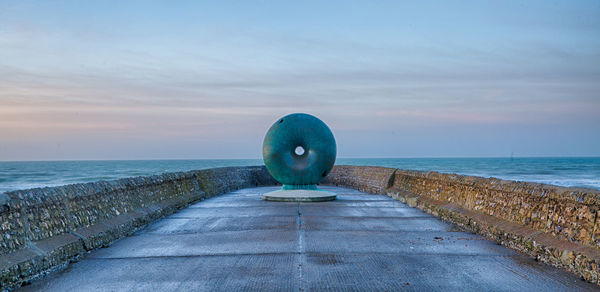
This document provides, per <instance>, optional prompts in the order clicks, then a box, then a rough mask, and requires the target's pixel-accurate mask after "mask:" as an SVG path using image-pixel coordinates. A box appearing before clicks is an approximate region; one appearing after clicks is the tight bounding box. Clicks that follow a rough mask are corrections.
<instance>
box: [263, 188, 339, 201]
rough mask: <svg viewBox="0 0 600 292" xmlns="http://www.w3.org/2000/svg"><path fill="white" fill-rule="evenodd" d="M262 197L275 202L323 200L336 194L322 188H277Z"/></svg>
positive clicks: (331, 199) (327, 199)
mask: <svg viewBox="0 0 600 292" xmlns="http://www.w3.org/2000/svg"><path fill="white" fill-rule="evenodd" d="M262 197H263V199H264V200H266V201H277V202H325V201H333V200H335V197H336V194H335V193H332V192H328V191H322V190H277V191H274V192H269V193H265V194H263V196H262Z"/></svg>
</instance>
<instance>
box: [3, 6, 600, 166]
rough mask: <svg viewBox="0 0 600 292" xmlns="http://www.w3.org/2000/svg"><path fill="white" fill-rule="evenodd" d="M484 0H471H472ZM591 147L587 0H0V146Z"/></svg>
mask: <svg viewBox="0 0 600 292" xmlns="http://www.w3.org/2000/svg"><path fill="white" fill-rule="evenodd" d="M484 2H485V3H484ZM293 112H305V113H310V114H313V115H316V116H318V117H319V118H321V119H322V120H323V121H324V122H325V123H327V124H328V125H329V126H330V128H331V129H332V131H333V132H334V135H335V137H336V140H337V144H338V156H339V157H447V156H452V157H456V156H460V157H462V156H465V157H473V156H477V157H480V156H509V155H510V154H511V152H512V153H514V155H515V156H600V2H599V1H498V2H487V1H472V2H469V1H456V2H451V1H443V2H438V1H433V2H428V1H415V3H401V2H400V1H389V2H377V3H375V1H364V2H358V1H297V2H288V1H259V2H254V1H239V2H235V1H214V2H212V3H210V2H199V1H190V2H178V3H177V4H175V3H174V2H171V1H156V2H155V1H137V2H136V1H3V0H0V160H62V159H169V158H173V159H192V158H260V157H261V146H262V139H263V137H264V134H265V133H266V131H267V129H268V128H269V126H270V125H271V124H272V123H273V122H274V121H275V120H277V118H278V117H280V116H283V115H286V114H289V113H293Z"/></svg>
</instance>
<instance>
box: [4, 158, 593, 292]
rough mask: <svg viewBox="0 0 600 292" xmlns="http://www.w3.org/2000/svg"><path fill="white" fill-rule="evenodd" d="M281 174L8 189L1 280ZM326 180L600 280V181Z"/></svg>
mask: <svg viewBox="0 0 600 292" xmlns="http://www.w3.org/2000/svg"><path fill="white" fill-rule="evenodd" d="M275 184H276V181H275V180H273V178H272V177H271V176H270V175H269V174H268V172H267V171H266V169H265V168H264V167H229V168H216V169H208V170H200V171H190V172H185V173H167V174H163V175H157V176H149V177H137V178H127V179H121V180H115V181H108V182H106V181H100V182H94V183H85V184H74V185H67V186H61V187H52V188H38V189H30V190H22V191H13V192H8V193H5V194H0V208H1V212H0V226H1V230H0V237H1V238H0V268H1V269H2V276H1V280H2V283H1V288H3V289H6V288H11V287H18V286H20V285H21V284H22V283H24V282H27V281H30V280H32V279H35V278H36V277H39V276H40V275H43V274H45V273H48V272H51V271H53V270H55V269H57V268H61V267H64V266H65V265H67V264H68V263H69V262H70V261H74V260H77V259H78V257H79V256H81V255H83V254H85V253H86V252H88V251H90V250H92V249H95V248H98V247H101V246H106V245H109V244H110V243H112V242H113V241H114V240H116V239H118V238H121V237H123V236H127V235H129V234H132V233H133V232H134V231H136V230H137V229H139V228H141V227H143V226H145V225H146V224H148V223H149V222H152V221H154V220H156V219H158V218H160V217H162V216H165V215H168V214H171V213H173V212H175V211H176V210H178V209H180V208H183V207H185V206H187V205H188V204H190V203H192V202H194V201H198V200H202V199H204V198H207V197H211V196H214V195H218V194H223V193H226V192H228V191H231V190H235V189H239V188H245V187H251V186H266V185H275ZM323 184H331V185H338V186H344V187H350V188H355V189H358V190H361V191H365V192H369V193H376V194H386V195H388V196H391V197H393V198H396V199H398V200H401V201H403V202H406V203H407V204H409V205H410V206H413V207H417V208H420V209H423V210H425V211H427V212H429V213H431V214H433V215H436V216H439V217H441V218H442V219H444V220H448V221H451V222H453V223H456V224H458V225H460V226H463V227H465V228H468V229H470V230H472V231H474V232H476V233H479V234H482V235H485V236H487V237H489V238H492V239H494V240H496V241H497V242H499V243H502V244H504V245H506V246H508V247H511V248H514V249H517V250H520V251H523V252H526V253H528V254H530V255H532V256H534V257H536V258H537V259H539V260H541V261H544V262H547V263H550V264H552V265H555V266H558V267H561V268H564V269H567V270H569V271H570V272H572V273H575V274H577V275H579V276H581V277H583V278H584V279H586V280H587V281H590V282H593V283H596V284H598V281H599V277H598V271H599V267H598V263H599V262H600V250H599V246H600V239H598V236H599V234H598V233H599V232H600V226H598V225H599V224H600V223H599V222H598V220H597V213H598V207H599V206H600V204H599V198H600V192H599V191H596V190H588V189H576V188H563V187H557V186H552V185H545V184H537V183H526V182H514V181H505V180H498V179H493V178H491V179H486V178H478V177H470V176H460V175H453V174H440V173H435V172H417V171H405V170H400V169H393V168H382V167H366V166H365V167H359V166H336V167H334V168H333V170H332V172H331V173H330V174H329V175H328V176H327V178H326V179H325V180H324V181H323Z"/></svg>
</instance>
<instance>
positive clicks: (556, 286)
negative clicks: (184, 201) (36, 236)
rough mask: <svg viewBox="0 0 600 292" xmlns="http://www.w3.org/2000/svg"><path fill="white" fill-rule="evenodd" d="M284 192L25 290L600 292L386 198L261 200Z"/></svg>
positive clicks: (196, 215)
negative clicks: (314, 201)
mask: <svg viewBox="0 0 600 292" xmlns="http://www.w3.org/2000/svg"><path fill="white" fill-rule="evenodd" d="M277 188H278V187H263V188H253V189H243V190H238V191H234V192H232V193H228V194H226V195H222V196H219V197H214V198H210V199H207V200H205V201H202V202H198V203H196V204H194V205H192V206H190V207H188V208H187V209H184V210H181V211H180V212H178V213H175V214H173V215H171V216H169V217H166V218H165V219H162V220H160V221H157V222H155V223H154V224H151V225H149V226H148V227H146V228H145V229H143V230H141V231H139V232H137V233H136V234H135V235H134V236H131V237H127V238H124V239H121V240H119V241H117V242H115V243H114V244H113V245H112V246H110V247H108V248H103V249H99V250H96V251H93V252H91V253H90V254H88V255H87V256H86V257H85V258H83V259H82V260H81V261H79V262H77V263H74V264H72V265H70V266H69V267H68V268H67V269H65V270H63V271H60V272H58V273H55V274H53V275H51V276H49V277H47V278H45V279H42V280H40V281H37V282H34V283H33V284H31V285H29V286H24V287H22V290H24V291H34V290H43V291H69V290H77V291H87V290H140V291H147V290H221V291H239V290H260V291H290V290H369V291H372V290H379V291H383V290H388V291H394V290H418V291H423V290H484V291H490V290H494V291H514V290H521V291H533V290H535V291H579V290H595V289H598V288H597V286H596V285H594V284H591V283H587V282H584V281H583V280H580V279H579V278H577V277H575V276H573V275H571V274H568V273H567V272H564V271H562V270H559V269H556V268H554V267H551V266H549V265H546V264H543V263H539V262H536V261H535V260H533V259H532V258H530V257H528V256H524V255H522V254H519V253H517V252H515V251H513V250H511V249H508V248H505V247H503V246H501V245H498V244H496V243H494V242H492V241H490V240H486V239H485V238H483V237H481V236H479V235H474V234H471V233H466V232H462V231H460V230H458V229H457V227H455V226H454V225H451V224H448V223H445V222H442V221H441V220H439V219H437V218H435V217H433V216H431V215H429V214H426V213H424V212H422V211H420V210H418V209H415V208H411V207H408V206H407V205H405V204H403V203H402V202H399V201H396V200H393V199H391V198H389V197H387V196H383V195H368V194H365V193H361V192H359V191H355V190H351V189H341V188H333V187H323V188H324V189H326V190H330V191H335V192H337V193H338V194H339V195H338V200H336V201H330V202H322V203H295V202H294V203H292V202H267V201H263V200H262V198H261V195H260V194H261V193H264V192H266V191H272V190H275V189H277Z"/></svg>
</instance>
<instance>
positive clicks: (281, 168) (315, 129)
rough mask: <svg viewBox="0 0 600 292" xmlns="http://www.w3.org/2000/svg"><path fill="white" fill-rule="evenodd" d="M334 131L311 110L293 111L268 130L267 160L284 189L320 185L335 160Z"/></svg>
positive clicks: (265, 144) (265, 141) (266, 142)
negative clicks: (309, 112) (313, 114)
mask: <svg viewBox="0 0 600 292" xmlns="http://www.w3.org/2000/svg"><path fill="white" fill-rule="evenodd" d="M335 156H336V145H335V138H334V137H333V133H331V130H329V127H327V125H326V124H325V123H323V121H321V120H320V119H318V118H317V117H315V116H312V115H309V114H300V113H298V114H290V115H287V116H285V117H283V118H280V119H278V120H277V121H276V122H275V123H274V124H273V125H272V126H271V128H269V131H267V134H266V135H265V140H264V142H263V160H264V162H265V166H266V167H267V170H268V171H269V173H270V174H271V175H272V176H273V178H275V179H276V180H277V181H279V182H280V183H282V184H283V189H284V190H293V189H309V190H313V189H316V188H317V187H316V184H317V183H319V182H320V181H321V180H322V179H323V178H324V177H326V176H327V174H328V173H329V171H331V168H333V165H334V164H335Z"/></svg>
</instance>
